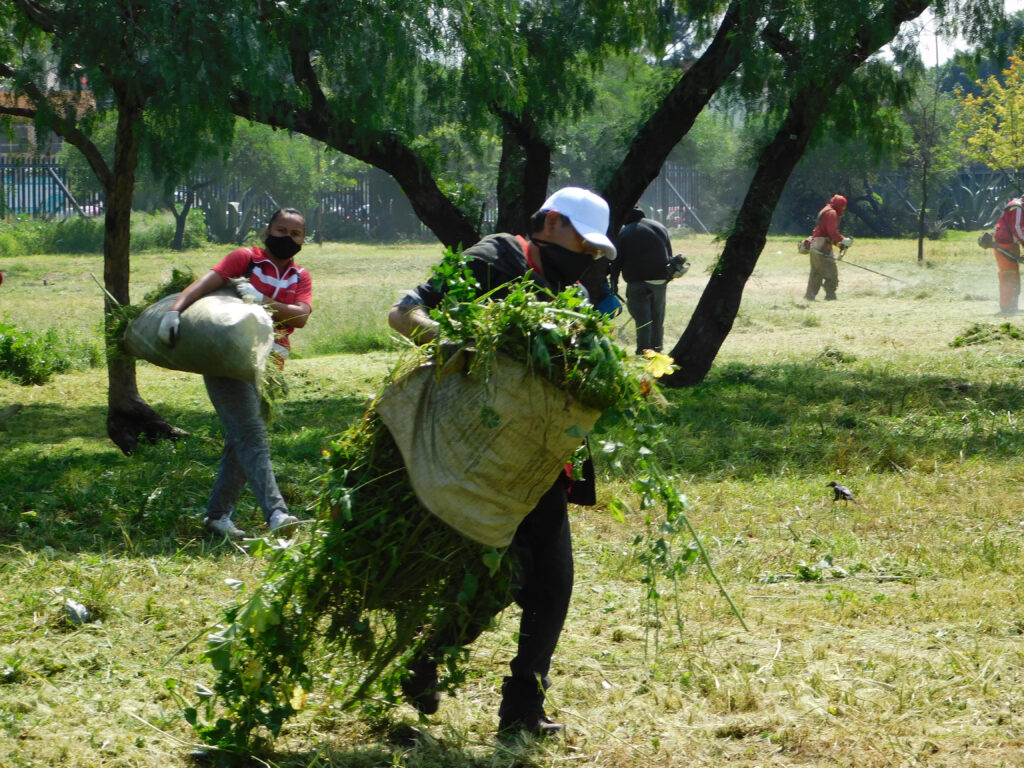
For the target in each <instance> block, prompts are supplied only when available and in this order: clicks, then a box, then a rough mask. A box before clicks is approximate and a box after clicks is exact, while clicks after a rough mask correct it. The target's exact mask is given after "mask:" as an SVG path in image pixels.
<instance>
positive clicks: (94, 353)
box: [0, 321, 103, 386]
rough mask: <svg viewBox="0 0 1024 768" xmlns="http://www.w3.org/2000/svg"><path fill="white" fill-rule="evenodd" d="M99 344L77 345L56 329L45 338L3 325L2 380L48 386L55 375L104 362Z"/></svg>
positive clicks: (0, 342)
mask: <svg viewBox="0 0 1024 768" xmlns="http://www.w3.org/2000/svg"><path fill="white" fill-rule="evenodd" d="M102 359H103V357H102V350H101V349H100V345H99V344H98V343H95V342H94V343H90V342H75V341H73V340H72V339H71V338H70V336H68V335H67V334H64V336H63V337H62V335H61V333H60V332H59V331H57V329H56V328H48V329H47V330H46V331H44V332H43V333H41V334H37V333H32V332H31V331H20V330H18V329H17V328H16V327H15V326H13V325H11V324H9V323H7V322H4V321H0V376H4V377H6V378H8V379H11V380H13V381H16V382H17V383H19V384H22V385H24V386H30V385H33V384H45V383H46V382H48V381H49V380H50V379H51V378H53V376H54V375H55V374H58V373H67V372H68V371H70V370H71V369H72V368H89V367H95V366H97V365H99V364H100V363H101V362H102Z"/></svg>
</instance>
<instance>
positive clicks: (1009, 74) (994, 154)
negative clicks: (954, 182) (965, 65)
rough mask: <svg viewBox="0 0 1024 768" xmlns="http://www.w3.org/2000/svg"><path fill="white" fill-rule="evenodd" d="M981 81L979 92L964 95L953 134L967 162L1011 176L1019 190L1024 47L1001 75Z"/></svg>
mask: <svg viewBox="0 0 1024 768" xmlns="http://www.w3.org/2000/svg"><path fill="white" fill-rule="evenodd" d="M978 84H979V85H980V86H981V94H980V95H978V96H975V95H973V94H968V95H967V96H961V99H960V107H961V110H960V116H959V118H958V120H957V125H956V129H955V134H954V135H955V136H956V137H957V138H958V139H960V141H961V144H962V146H963V151H964V159H965V161H966V162H969V163H983V164H984V165H986V166H988V167H989V168H991V169H992V170H995V171H1002V172H1004V173H1006V174H1007V175H1010V176H1012V179H1013V181H1014V183H1015V184H1016V186H1017V189H1018V191H1019V190H1020V189H1021V180H1022V177H1024V152H1022V147H1024V49H1018V50H1017V52H1016V53H1014V55H1012V56H1010V58H1009V60H1008V66H1007V68H1006V69H1004V70H1003V71H1002V75H1001V77H996V76H995V75H993V76H992V77H989V78H988V79H987V80H982V81H979V82H978Z"/></svg>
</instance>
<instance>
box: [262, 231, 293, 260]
mask: <svg viewBox="0 0 1024 768" xmlns="http://www.w3.org/2000/svg"><path fill="white" fill-rule="evenodd" d="M263 242H264V243H265V244H266V246H267V250H268V251H270V253H271V254H272V255H273V256H274V257H275V258H278V259H281V260H282V261H288V259H290V258H292V257H293V256H294V255H295V254H296V253H298V252H299V251H301V250H302V246H301V245H299V244H298V243H296V242H295V241H294V240H292V239H291V237H290V236H288V235H268V236H267V239H266V240H264V241H263Z"/></svg>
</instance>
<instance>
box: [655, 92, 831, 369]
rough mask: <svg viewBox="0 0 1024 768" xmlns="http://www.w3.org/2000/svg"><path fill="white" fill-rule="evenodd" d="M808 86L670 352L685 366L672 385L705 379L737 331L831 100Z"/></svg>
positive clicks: (768, 152) (766, 153) (765, 154)
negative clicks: (774, 227) (782, 201)
mask: <svg viewBox="0 0 1024 768" xmlns="http://www.w3.org/2000/svg"><path fill="white" fill-rule="evenodd" d="M808 90H810V91H811V92H810V93H806V94H800V95H798V96H797V98H795V99H794V100H793V101H792V102H790V107H789V114H788V116H787V117H786V120H785V121H784V122H783V124H782V127H781V128H780V129H779V131H778V133H776V134H775V138H774V139H773V140H772V142H771V143H770V144H769V145H768V146H767V147H765V148H764V150H762V152H761V157H760V159H759V161H758V166H757V172H756V173H755V174H754V179H753V181H752V182H751V183H750V187H749V189H747V195H746V197H745V198H744V200H743V205H742V206H741V207H740V210H739V213H738V214H737V215H736V223H735V226H734V227H733V230H732V234H730V235H729V239H728V240H726V241H725V250H724V251H723V252H722V256H721V258H720V259H719V262H718V265H717V266H716V267H715V271H714V272H713V273H712V275H711V279H710V280H708V284H707V287H706V288H705V289H704V293H703V294H701V297H700V301H699V302H698V303H697V308H696V309H695V310H694V312H693V315H692V317H691V318H690V322H689V324H688V325H687V326H686V330H685V331H683V335H682V337H680V339H679V341H678V342H677V343H676V345H675V347H674V348H673V349H672V352H671V353H670V354H671V356H672V358H673V359H674V360H675V363H676V365H678V366H679V370H677V371H676V372H675V373H673V374H670V375H669V376H666V377H663V378H662V379H661V381H662V383H663V384H665V385H666V386H670V387H683V386H690V385H693V384H699V383H700V382H701V381H703V380H704V377H705V376H707V374H708V371H709V370H711V364H712V363H713V362H714V361H715V357H717V355H718V350H719V349H721V347H722V343H723V342H724V341H725V338H726V336H728V335H729V331H731V330H732V324H733V321H734V320H735V319H736V313H737V312H739V308H740V301H741V299H742V298H743V288H744V287H745V286H746V284H747V280H748V279H749V278H750V275H751V273H752V272H753V271H754V267H755V266H756V264H757V258H758V256H760V255H761V250H762V249H763V248H764V244H765V240H766V238H767V233H768V227H769V226H770V225H771V221H772V214H773V213H774V212H775V207H776V206H777V205H778V202H779V198H780V197H781V196H782V191H783V189H784V188H785V186H786V182H787V181H788V180H789V176H790V174H791V173H792V172H793V168H795V167H796V164H797V161H798V160H799V159H800V157H801V156H802V155H803V153H804V150H806V149H807V144H808V142H809V141H810V138H811V132H812V131H813V129H814V124H815V121H816V120H817V116H818V115H819V114H820V109H821V107H822V106H824V104H825V103H826V101H827V100H826V99H822V98H821V97H820V96H816V95H815V93H814V92H813V90H812V89H808Z"/></svg>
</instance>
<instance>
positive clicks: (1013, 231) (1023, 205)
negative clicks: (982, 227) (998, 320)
mask: <svg viewBox="0 0 1024 768" xmlns="http://www.w3.org/2000/svg"><path fill="white" fill-rule="evenodd" d="M1022 225H1024V200H1022V199H1021V198H1019V197H1015V198H1013V200H1011V201H1010V202H1008V203H1007V204H1006V207H1005V208H1004V209H1003V213H1002V215H1001V216H1000V217H999V221H997V222H996V234H995V241H996V247H995V248H994V249H993V250H992V252H993V253H994V254H995V256H996V265H997V266H998V267H999V314H1001V315H1015V314H1017V299H1018V297H1019V296H1020V265H1019V264H1018V263H1017V262H1016V261H1014V259H1019V258H1020V244H1021V243H1024V226H1022ZM1000 251H1005V253H1001V252H1000ZM1011 256H1012V257H1013V258H1011Z"/></svg>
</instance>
